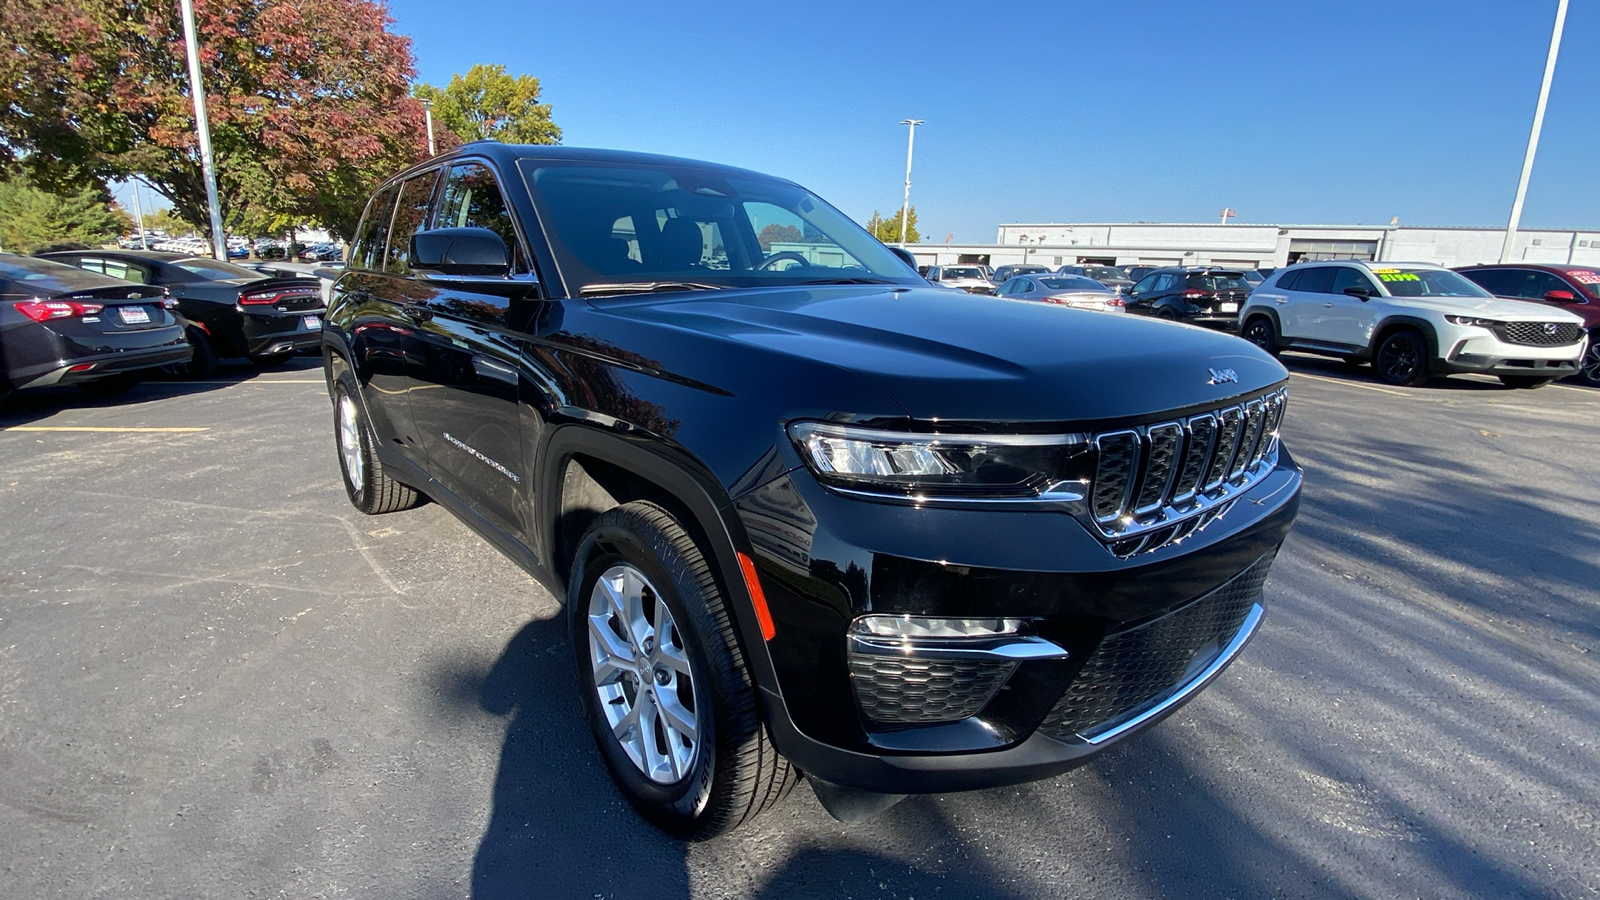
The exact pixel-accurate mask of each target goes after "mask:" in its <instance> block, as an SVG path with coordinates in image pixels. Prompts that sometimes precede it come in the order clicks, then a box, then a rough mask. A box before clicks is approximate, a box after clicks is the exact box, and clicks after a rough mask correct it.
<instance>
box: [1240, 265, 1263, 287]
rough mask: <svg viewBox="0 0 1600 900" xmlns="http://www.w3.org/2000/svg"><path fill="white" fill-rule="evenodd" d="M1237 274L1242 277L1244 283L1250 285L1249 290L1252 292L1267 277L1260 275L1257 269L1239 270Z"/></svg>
mask: <svg viewBox="0 0 1600 900" xmlns="http://www.w3.org/2000/svg"><path fill="white" fill-rule="evenodd" d="M1239 274H1240V275H1243V276H1244V280H1245V283H1246V284H1248V285H1250V290H1252V291H1253V290H1255V289H1256V288H1258V287H1260V286H1261V282H1263V281H1266V280H1267V276H1265V275H1263V274H1261V272H1260V271H1259V270H1257V269H1240V270H1239Z"/></svg>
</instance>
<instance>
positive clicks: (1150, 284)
mask: <svg viewBox="0 0 1600 900" xmlns="http://www.w3.org/2000/svg"><path fill="white" fill-rule="evenodd" d="M1160 277H1161V276H1159V275H1146V276H1145V277H1144V278H1143V279H1142V280H1141V281H1140V282H1139V283H1138V284H1136V285H1134V286H1133V292H1134V293H1137V294H1144V293H1148V292H1150V291H1153V290H1155V289H1156V280H1157V279H1159V278H1160Z"/></svg>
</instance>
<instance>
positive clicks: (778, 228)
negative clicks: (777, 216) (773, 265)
mask: <svg viewBox="0 0 1600 900" xmlns="http://www.w3.org/2000/svg"><path fill="white" fill-rule="evenodd" d="M802 239H803V235H801V233H800V229H798V228H796V227H794V226H793V225H779V224H777V223H776V222H774V223H773V224H771V225H768V226H767V227H765V228H763V229H761V233H760V234H758V235H756V240H757V241H759V242H760V243H761V252H762V253H770V252H772V245H773V244H796V243H799V242H800V241H801V240H802Z"/></svg>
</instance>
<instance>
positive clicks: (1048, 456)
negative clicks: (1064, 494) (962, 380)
mask: <svg viewBox="0 0 1600 900" xmlns="http://www.w3.org/2000/svg"><path fill="white" fill-rule="evenodd" d="M789 436H790V437H791V438H793V440H794V442H795V445H796V446H797V447H799V449H800V454H801V456H803V457H804V458H805V461H806V464H807V465H808V466H810V468H811V471H812V472H814V473H816V476H817V478H818V479H819V480H821V481H823V482H824V483H826V484H831V485H834V486H836V487H845V488H854V489H857V490H866V491H873V492H876V493H886V494H897V495H907V496H912V495H921V494H931V495H939V496H949V497H960V498H981V497H1000V498H1005V497H1036V496H1038V495H1040V494H1042V493H1045V492H1046V491H1049V490H1051V489H1052V488H1053V487H1055V486H1056V485H1057V484H1060V483H1061V482H1065V481H1076V482H1080V483H1081V482H1082V481H1083V480H1084V479H1086V478H1087V477H1088V476H1087V473H1085V472H1083V471H1082V468H1083V463H1084V461H1086V460H1087V457H1088V442H1087V440H1086V439H1085V438H1084V436H1083V435H1081V434H1039V435H1033V434H1009V435H987V434H963V435H949V434H917V433H911V432H895V431H878V430H876V429H869V428H857V427H853V426H846V425H834V424H829V423H824V422H796V423H794V424H792V425H790V426H789Z"/></svg>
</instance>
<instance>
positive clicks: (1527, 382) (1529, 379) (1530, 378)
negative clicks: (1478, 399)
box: [1500, 375, 1555, 391]
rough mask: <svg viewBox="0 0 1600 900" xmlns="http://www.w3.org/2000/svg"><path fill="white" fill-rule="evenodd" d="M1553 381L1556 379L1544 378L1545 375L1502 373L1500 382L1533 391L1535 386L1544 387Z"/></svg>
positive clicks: (1509, 386)
mask: <svg viewBox="0 0 1600 900" xmlns="http://www.w3.org/2000/svg"><path fill="white" fill-rule="evenodd" d="M1552 381H1555V379H1554V378H1543V377H1540V376H1538V375H1501V376H1500V383H1501V384H1503V385H1505V386H1506V387H1508V388H1517V389H1520V390H1525V391H1531V390H1533V389H1534V388H1542V387H1544V386H1545V385H1547V384H1549V383H1550V382H1552Z"/></svg>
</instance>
